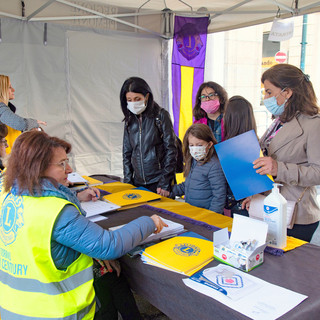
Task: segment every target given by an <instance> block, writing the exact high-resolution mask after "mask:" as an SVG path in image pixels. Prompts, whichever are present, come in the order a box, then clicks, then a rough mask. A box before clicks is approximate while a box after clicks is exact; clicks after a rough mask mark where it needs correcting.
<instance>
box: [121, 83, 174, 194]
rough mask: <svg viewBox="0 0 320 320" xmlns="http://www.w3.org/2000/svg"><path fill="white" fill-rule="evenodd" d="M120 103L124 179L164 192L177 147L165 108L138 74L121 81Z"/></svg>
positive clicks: (172, 169)
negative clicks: (122, 117)
mask: <svg viewBox="0 0 320 320" xmlns="http://www.w3.org/2000/svg"><path fill="white" fill-rule="evenodd" d="M120 103H121V108H122V112H123V114H124V122H125V126H124V135H123V175H124V182H126V183H131V184H133V185H135V186H137V187H140V186H142V187H145V188H147V189H149V190H151V191H153V192H155V193H158V194H160V195H162V196H168V195H169V193H170V190H171V185H172V183H173V180H174V177H175V167H176V155H177V149H176V145H175V133H174V131H173V126H172V122H171V119H170V115H169V113H168V111H166V110H165V109H163V108H161V107H160V106H159V105H158V104H157V103H156V102H155V101H154V100H153V94H152V91H151V89H150V87H149V85H148V84H147V82H146V81H144V80H143V79H141V78H138V77H131V78H129V79H127V80H126V81H125V82H124V84H123V85H122V88H121V91H120Z"/></svg>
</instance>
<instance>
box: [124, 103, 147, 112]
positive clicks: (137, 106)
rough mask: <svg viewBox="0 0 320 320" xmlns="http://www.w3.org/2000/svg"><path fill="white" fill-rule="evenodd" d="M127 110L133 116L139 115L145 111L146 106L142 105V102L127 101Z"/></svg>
mask: <svg viewBox="0 0 320 320" xmlns="http://www.w3.org/2000/svg"><path fill="white" fill-rule="evenodd" d="M127 108H128V110H130V111H131V112H132V113H134V114H137V115H138V114H140V113H142V112H143V111H144V110H146V108H147V106H146V105H145V103H144V100H140V101H127Z"/></svg>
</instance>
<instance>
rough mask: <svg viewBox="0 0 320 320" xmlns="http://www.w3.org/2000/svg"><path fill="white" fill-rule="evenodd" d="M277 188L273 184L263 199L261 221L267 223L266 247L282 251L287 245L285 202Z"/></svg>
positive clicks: (275, 184)
mask: <svg viewBox="0 0 320 320" xmlns="http://www.w3.org/2000/svg"><path fill="white" fill-rule="evenodd" d="M279 186H281V184H279V183H274V184H273V189H272V192H271V193H270V194H269V195H268V196H267V197H266V198H265V199H264V203H263V204H264V206H263V209H264V213H263V220H264V221H265V222H267V223H268V235H267V244H268V246H271V247H275V248H280V249H282V248H284V247H285V246H286V245H287V200H286V199H285V198H284V197H283V196H282V195H281V194H280V192H279V189H278V187H279Z"/></svg>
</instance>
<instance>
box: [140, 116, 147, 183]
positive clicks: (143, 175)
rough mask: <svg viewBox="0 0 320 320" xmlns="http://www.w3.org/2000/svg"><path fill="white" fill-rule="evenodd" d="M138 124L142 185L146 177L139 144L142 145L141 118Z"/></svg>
mask: <svg viewBox="0 0 320 320" xmlns="http://www.w3.org/2000/svg"><path fill="white" fill-rule="evenodd" d="M138 123H139V142H140V161H141V167H142V177H143V181H144V184H147V181H146V177H145V174H144V167H143V160H142V147H141V143H142V139H141V136H142V116H141V122H140V119H139V118H138Z"/></svg>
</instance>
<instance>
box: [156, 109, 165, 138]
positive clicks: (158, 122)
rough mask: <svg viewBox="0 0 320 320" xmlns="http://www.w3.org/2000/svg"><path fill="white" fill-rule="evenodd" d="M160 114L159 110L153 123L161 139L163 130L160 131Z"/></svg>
mask: <svg viewBox="0 0 320 320" xmlns="http://www.w3.org/2000/svg"><path fill="white" fill-rule="evenodd" d="M160 113H161V109H159V112H158V114H157V116H156V118H155V123H156V126H157V128H158V130H159V132H160V136H161V138H162V137H163V130H162V121H161V119H160Z"/></svg>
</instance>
